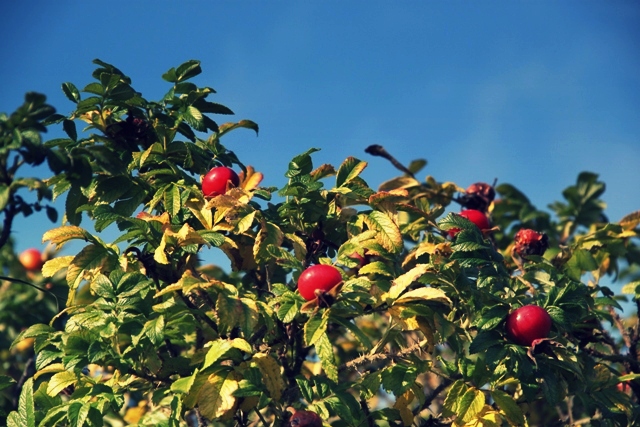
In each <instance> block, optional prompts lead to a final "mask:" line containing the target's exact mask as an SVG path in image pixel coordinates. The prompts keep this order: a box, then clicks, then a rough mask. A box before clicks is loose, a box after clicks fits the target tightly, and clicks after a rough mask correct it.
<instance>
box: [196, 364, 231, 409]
mask: <svg viewBox="0 0 640 427" xmlns="http://www.w3.org/2000/svg"><path fill="white" fill-rule="evenodd" d="M237 389H238V375H237V374H236V373H235V372H234V371H227V370H220V371H219V372H216V373H213V374H211V375H209V377H208V378H207V380H206V382H205V383H204V384H203V385H202V387H201V388H200V391H199V393H198V409H199V410H200V413H201V414H202V415H203V416H204V417H206V418H208V419H210V420H215V419H218V418H220V419H224V418H225V416H227V415H233V409H234V408H235V405H236V397H235V396H234V395H233V393H234V392H235V391H236V390H237Z"/></svg>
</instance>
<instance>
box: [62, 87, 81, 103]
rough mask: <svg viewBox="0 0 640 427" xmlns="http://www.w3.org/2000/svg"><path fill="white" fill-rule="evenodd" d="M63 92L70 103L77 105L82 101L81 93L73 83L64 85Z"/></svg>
mask: <svg viewBox="0 0 640 427" xmlns="http://www.w3.org/2000/svg"><path fill="white" fill-rule="evenodd" d="M62 92H64V94H65V96H66V97H67V98H68V99H69V101H71V102H73V103H76V104H77V103H78V102H79V101H80V91H79V90H78V88H77V87H76V86H75V85H74V84H73V83H69V82H66V83H62Z"/></svg>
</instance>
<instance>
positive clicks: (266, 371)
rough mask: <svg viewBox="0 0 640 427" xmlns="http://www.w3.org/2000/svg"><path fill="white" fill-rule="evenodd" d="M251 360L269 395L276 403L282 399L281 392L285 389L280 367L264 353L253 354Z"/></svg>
mask: <svg viewBox="0 0 640 427" xmlns="http://www.w3.org/2000/svg"><path fill="white" fill-rule="evenodd" d="M252 360H253V361H254V362H255V364H256V366H258V369H259V370H260V373H261V374H262V379H263V380H264V384H265V386H266V387H267V390H268V391H269V395H270V396H271V398H272V399H273V400H275V401H276V402H277V401H279V400H280V398H281V397H282V390H284V387H285V383H284V379H283V378H282V371H281V367H280V365H279V364H278V362H276V360H275V359H274V358H273V357H271V356H269V355H268V354H264V353H258V354H254V355H253V359H252Z"/></svg>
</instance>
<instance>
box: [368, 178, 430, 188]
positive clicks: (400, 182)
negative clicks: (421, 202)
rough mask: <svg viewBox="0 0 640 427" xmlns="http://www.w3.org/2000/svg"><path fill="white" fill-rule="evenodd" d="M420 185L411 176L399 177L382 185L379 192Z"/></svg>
mask: <svg viewBox="0 0 640 427" xmlns="http://www.w3.org/2000/svg"><path fill="white" fill-rule="evenodd" d="M419 185H420V182H419V181H418V180H417V179H415V178H412V177H410V176H399V177H397V178H393V179H391V180H389V181H385V182H383V183H382V184H380V187H378V191H390V190H393V189H396V188H411V187H418V186H419Z"/></svg>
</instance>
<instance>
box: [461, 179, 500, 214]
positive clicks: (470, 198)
mask: <svg viewBox="0 0 640 427" xmlns="http://www.w3.org/2000/svg"><path fill="white" fill-rule="evenodd" d="M495 197H496V191H495V190H494V189H493V186H491V185H489V184H487V183H486V182H476V183H475V184H471V185H470V186H469V188H467V190H466V191H465V193H464V195H463V196H462V197H461V198H460V199H461V202H462V205H463V206H464V207H465V208H467V209H477V210H479V211H482V212H486V210H487V208H488V207H489V205H490V204H491V202H493V199H494V198H495Z"/></svg>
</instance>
